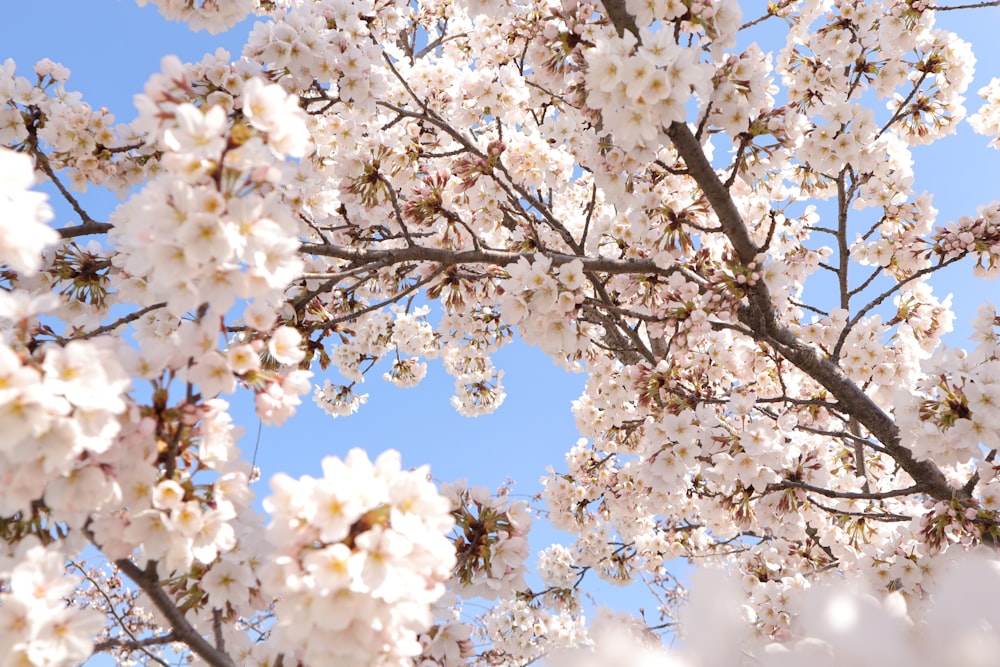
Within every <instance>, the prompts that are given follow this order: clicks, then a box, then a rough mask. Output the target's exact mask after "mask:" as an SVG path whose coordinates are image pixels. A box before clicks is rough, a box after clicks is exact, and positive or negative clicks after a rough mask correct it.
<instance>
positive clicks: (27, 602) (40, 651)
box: [0, 539, 104, 667]
mask: <svg viewBox="0 0 1000 667" xmlns="http://www.w3.org/2000/svg"><path fill="white" fill-rule="evenodd" d="M0 582H4V583H5V586H4V588H3V589H2V592H0V662H2V663H3V664H5V665H52V666H53V667H63V666H66V667H68V666H69V665H77V664H80V663H82V662H83V661H85V660H86V659H87V658H89V657H90V654H91V651H92V650H93V646H94V644H93V641H92V637H93V636H94V635H95V634H97V632H98V631H99V630H100V629H101V627H102V626H103V625H104V618H103V617H102V616H101V614H99V613H97V612H96V611H93V610H89V609H79V608H77V607H75V606H71V605H67V604H66V598H67V597H68V596H70V595H71V593H72V591H73V589H74V588H75V587H76V585H77V583H78V582H79V577H77V576H73V575H71V574H69V573H67V572H66V565H65V554H63V553H62V551H61V550H60V549H58V548H46V547H45V546H42V545H41V544H39V543H37V541H35V540H32V539H28V540H25V541H24V542H22V543H20V544H19V545H17V547H16V551H15V553H10V554H4V555H3V556H2V557H0Z"/></svg>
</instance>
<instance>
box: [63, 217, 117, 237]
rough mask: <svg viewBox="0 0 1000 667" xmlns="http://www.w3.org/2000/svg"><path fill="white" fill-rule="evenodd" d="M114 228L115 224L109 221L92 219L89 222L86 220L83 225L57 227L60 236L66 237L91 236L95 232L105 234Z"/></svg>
mask: <svg viewBox="0 0 1000 667" xmlns="http://www.w3.org/2000/svg"><path fill="white" fill-rule="evenodd" d="M112 229H114V225H112V224H111V223H109V222H95V221H93V220H90V221H89V222H84V223H83V224H82V225H73V226H72V227H63V228H62V229H57V230H56V231H57V232H59V236H61V237H63V238H64V239H75V238H77V237H79V236H91V235H93V234H105V233H107V232H109V231H111V230H112Z"/></svg>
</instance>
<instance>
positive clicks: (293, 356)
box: [267, 327, 306, 365]
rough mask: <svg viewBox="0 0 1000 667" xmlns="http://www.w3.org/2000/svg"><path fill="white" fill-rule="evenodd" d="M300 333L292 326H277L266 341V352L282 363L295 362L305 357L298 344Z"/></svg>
mask: <svg viewBox="0 0 1000 667" xmlns="http://www.w3.org/2000/svg"><path fill="white" fill-rule="evenodd" d="M301 342H302V334H300V333H299V331H298V329H294V328H292V327H278V328H277V329H276V330H275V332H274V333H273V334H271V340H269V341H268V342H267V349H268V352H270V353H271V356H272V357H274V358H275V359H276V360H277V361H278V362H280V363H282V364H289V365H291V364H297V363H299V362H300V361H302V360H303V359H305V356H306V353H305V350H303V349H302V348H301V347H300V346H299V345H300V343H301Z"/></svg>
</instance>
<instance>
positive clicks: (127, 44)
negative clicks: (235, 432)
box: [0, 0, 1000, 550]
mask: <svg viewBox="0 0 1000 667" xmlns="http://www.w3.org/2000/svg"><path fill="white" fill-rule="evenodd" d="M754 4H757V3H755V2H750V3H744V5H754ZM760 4H763V3H760ZM4 5H5V6H4V8H3V20H2V21H0V61H3V60H4V59H6V58H7V57H13V58H14V59H15V61H16V62H17V63H18V70H19V73H21V74H22V75H25V74H30V72H31V67H32V65H33V63H34V62H35V61H36V60H38V59H40V58H43V57H49V58H51V59H53V60H56V61H58V62H61V63H63V64H64V65H66V66H68V67H69V68H70V69H71V71H72V75H71V77H70V80H69V82H68V85H67V87H68V88H69V89H71V90H80V91H82V92H83V94H84V98H85V99H86V100H87V101H89V102H90V103H91V104H92V105H93V106H95V107H99V106H107V107H108V108H109V109H111V110H112V111H113V112H114V113H115V114H116V116H117V118H118V120H119V121H128V120H131V119H132V118H133V117H134V115H135V114H134V110H133V107H132V96H133V95H134V94H135V93H137V92H141V90H142V87H143V84H144V82H145V81H146V79H147V78H148V77H149V76H150V75H151V74H152V73H154V72H158V71H159V69H160V67H159V61H160V58H161V57H162V56H163V55H166V54H171V53H172V54H176V55H178V56H179V57H180V58H181V59H182V60H184V61H192V60H199V59H200V58H201V56H202V55H203V54H204V53H206V52H210V51H214V50H215V48H216V47H218V46H223V47H226V48H227V49H229V50H230V52H231V53H232V54H234V55H237V54H238V53H239V50H240V47H241V45H242V43H243V41H244V38H245V36H246V34H247V32H248V31H249V29H250V26H251V24H252V22H245V23H244V24H241V25H240V26H238V27H237V28H236V29H234V30H232V31H230V32H229V33H226V34H223V35H217V36H212V35H209V34H207V33H192V32H190V31H189V30H188V29H187V27H186V26H184V25H182V24H178V23H168V22H166V21H165V20H163V19H162V18H161V17H160V16H159V14H158V13H157V11H156V9H155V8H154V7H152V6H148V7H143V8H140V7H137V6H136V5H135V4H134V2H131V1H129V0H87V1H86V2H80V1H79V0H50V1H43V0H36V1H34V2H27V1H22V2H14V1H8V2H5V3H4ZM940 24H942V25H944V26H946V27H950V28H951V29H955V30H958V31H959V32H960V34H962V35H963V36H964V37H965V38H966V39H969V40H971V41H972V42H973V46H974V48H975V49H976V50H977V55H978V56H979V59H980V64H979V67H978V68H977V77H976V81H975V82H974V84H973V85H972V87H971V88H970V92H969V97H970V98H971V97H974V96H975V91H976V90H977V89H978V88H979V87H981V86H982V85H984V84H985V83H986V82H987V81H988V80H989V79H990V78H991V77H993V76H1000V47H998V43H997V40H996V36H995V32H996V27H997V25H1000V13H998V12H997V10H995V9H989V10H979V11H977V12H950V13H944V14H942V15H941V18H940ZM970 102H971V103H970V104H969V106H970V110H975V108H977V107H978V102H977V101H975V100H970ZM985 143H986V142H985V140H984V139H983V138H982V137H978V136H976V135H974V134H973V133H972V131H971V129H970V128H969V127H968V126H967V125H964V126H963V127H962V129H961V130H960V132H959V136H958V138H956V139H949V140H946V141H944V142H942V143H941V145H939V146H934V147H931V148H927V149H924V148H920V149H917V151H916V156H917V160H918V164H917V168H916V177H917V184H918V187H917V190H918V191H919V190H922V189H926V190H928V191H932V192H935V193H936V196H935V205H936V206H937V208H939V209H940V211H941V213H940V216H939V221H942V222H943V221H946V220H949V219H952V218H955V217H957V216H958V215H961V214H965V213H971V212H973V211H974V210H975V207H976V206H978V205H981V204H985V203H987V202H988V201H989V200H990V199H992V198H995V197H996V196H997V188H996V184H997V176H996V174H998V173H1000V152H997V151H991V150H988V149H986V148H984V146H985ZM83 202H84V205H85V207H86V208H87V209H88V210H89V212H90V213H91V215H92V216H93V217H95V218H96V219H106V216H107V214H108V212H109V211H110V210H111V209H112V208H113V206H114V205H115V200H114V198H113V197H108V196H100V195H93V194H88V195H87V196H86V197H84V198H83ZM53 203H55V204H57V223H58V224H60V225H62V224H66V223H67V222H70V221H72V220H73V218H72V214H71V212H70V211H69V210H68V209H67V208H66V207H65V206H61V207H60V206H58V204H59V200H58V199H55V198H53ZM971 276H972V271H971V265H970V264H969V263H964V264H962V265H961V266H960V267H959V268H956V269H954V270H952V271H950V272H949V274H948V276H947V280H946V281H943V282H942V283H939V284H940V285H941V287H939V288H938V291H939V292H941V291H943V292H945V293H946V292H949V291H952V292H955V293H956V306H957V310H958V320H957V322H956V325H957V326H958V327H959V332H958V333H957V334H956V337H954V338H953V343H954V344H960V343H961V342H962V339H963V338H964V331H967V328H966V326H967V323H968V321H969V320H970V319H971V317H972V316H974V314H975V308H976V306H977V305H978V303H979V302H980V301H981V300H982V299H985V298H990V295H991V294H994V295H995V294H996V283H984V282H981V281H976V282H974V283H973V282H970V281H971ZM970 285H975V287H974V288H970V287H969V286H970ZM994 298H995V296H994ZM495 360H496V364H497V367H498V368H502V369H504V370H505V371H506V375H505V377H504V383H505V385H506V387H505V388H506V391H507V399H506V402H505V403H504V405H503V406H502V407H501V408H500V410H498V411H497V412H496V413H494V414H493V415H489V416H485V417H480V418H477V419H467V418H464V417H461V416H459V415H457V414H456V413H455V412H454V410H453V409H452V408H451V406H450V404H449V397H450V396H451V394H452V389H453V386H452V380H451V378H450V377H448V376H447V375H446V374H445V373H444V372H443V371H442V370H441V368H440V365H439V364H437V363H432V364H431V365H430V366H431V368H430V373H429V375H428V378H427V379H426V380H425V382H424V383H423V384H422V385H421V386H420V387H419V388H418V389H413V390H403V389H398V388H395V387H393V386H391V385H389V384H388V383H384V382H382V381H381V379H380V377H379V375H380V374H373V375H372V378H373V379H372V380H371V381H369V382H368V383H366V384H365V385H364V386H363V388H362V391H364V392H367V393H369V394H370V398H369V401H368V404H367V405H366V406H363V407H362V409H361V411H360V412H359V413H358V414H356V415H353V416H351V417H349V418H341V419H336V420H334V419H331V418H330V417H328V416H326V415H325V414H323V413H322V412H321V411H319V410H318V409H317V408H315V407H314V406H313V405H312V403H311V401H308V400H307V401H306V402H305V404H304V405H303V407H302V409H301V411H300V414H299V415H298V416H297V417H296V418H295V419H293V420H292V421H291V422H290V423H289V424H288V425H286V426H284V427H281V428H264V429H263V431H262V434H261V439H260V448H259V452H258V456H257V463H258V465H259V466H260V467H261V468H262V471H263V477H264V479H265V480H266V479H267V478H269V477H270V475H271V474H273V473H274V472H277V471H284V472H287V473H289V474H292V475H301V474H305V473H309V474H318V473H319V461H320V460H321V458H322V457H323V456H324V455H327V454H338V455H342V454H343V453H345V452H346V451H347V450H348V449H350V448H351V447H355V446H361V447H363V448H365V449H367V450H368V451H369V453H370V454H371V455H372V456H374V455H376V454H377V453H378V452H381V451H383V450H385V449H389V448H395V449H399V450H400V451H402V452H403V455H404V462H405V464H406V465H413V466H416V465H421V464H423V463H430V464H431V465H432V472H433V474H434V476H435V477H436V478H437V479H438V480H440V481H452V480H455V479H458V478H467V479H468V480H469V481H470V483H472V484H480V485H485V486H488V487H491V488H495V487H496V486H497V485H498V484H501V483H503V482H504V481H505V480H506V479H507V478H508V477H511V478H514V479H515V480H517V482H518V484H517V486H516V489H515V490H516V492H517V493H521V494H534V493H536V492H537V491H538V490H539V489H540V485H539V484H538V478H539V477H540V476H541V475H542V474H543V473H544V470H545V467H546V466H548V465H552V466H554V467H556V468H557V469H562V467H563V464H562V460H563V454H564V452H565V451H567V450H568V449H569V448H570V447H571V446H572V445H573V444H574V443H575V442H576V440H577V439H578V437H579V436H578V434H577V432H576V429H575V426H574V422H573V417H572V414H571V412H570V402H571V401H572V400H573V399H575V398H577V397H578V396H579V395H580V392H581V390H582V388H583V382H584V377H583V376H582V375H571V374H567V373H566V372H564V371H563V370H561V369H560V368H558V367H556V366H554V365H553V364H552V363H551V361H550V360H549V359H548V358H547V357H545V356H544V355H542V354H541V353H540V352H539V351H538V350H537V349H534V348H528V347H526V346H524V345H523V344H519V343H518V344H514V345H512V346H509V347H508V348H506V349H505V350H503V351H502V352H501V353H499V354H498V355H497V356H496V359H495ZM230 400H231V401H232V402H233V403H234V405H235V406H236V410H235V411H236V415H237V420H238V421H239V422H240V423H242V424H243V426H244V427H245V428H246V432H247V435H246V437H245V438H244V441H243V442H244V444H245V445H247V446H248V447H250V448H252V447H253V443H254V440H255V436H256V433H257V426H258V424H257V421H256V419H255V418H254V417H253V415H252V409H251V407H250V402H249V400H248V399H247V397H246V396H244V397H230ZM247 455H248V456H249V450H248V452H247ZM257 492H258V495H259V496H264V495H266V494H267V490H266V487H265V485H264V484H263V483H259V484H258V485H257ZM550 536H551V534H550V533H545V532H542V533H541V534H539V535H537V536H536V538H535V539H534V541H533V544H534V548H535V550H537V549H540V548H542V547H543V546H545V545H546V544H547V543H549V541H550V540H548V538H549V537H550Z"/></svg>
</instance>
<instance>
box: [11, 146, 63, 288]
mask: <svg viewBox="0 0 1000 667" xmlns="http://www.w3.org/2000/svg"><path fill="white" fill-rule="evenodd" d="M34 182H35V175H34V169H33V167H32V164H31V158H29V157H28V156H27V155H22V154H20V153H15V152H14V151H11V150H8V149H6V148H0V210H2V211H3V215H2V216H0V262H2V263H4V264H7V265H8V266H11V267H13V268H14V269H16V270H18V271H22V272H24V273H29V274H31V273H36V272H37V271H38V270H39V268H41V265H42V250H43V249H44V248H45V246H48V245H52V244H54V243H57V242H58V241H59V234H58V233H56V231H55V230H54V229H52V228H51V227H49V226H48V225H46V224H45V223H46V222H48V221H49V220H51V219H52V209H50V208H49V205H48V203H47V202H46V200H47V199H48V197H47V195H45V193H42V192H31V191H29V188H30V187H31V186H32V185H34Z"/></svg>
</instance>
